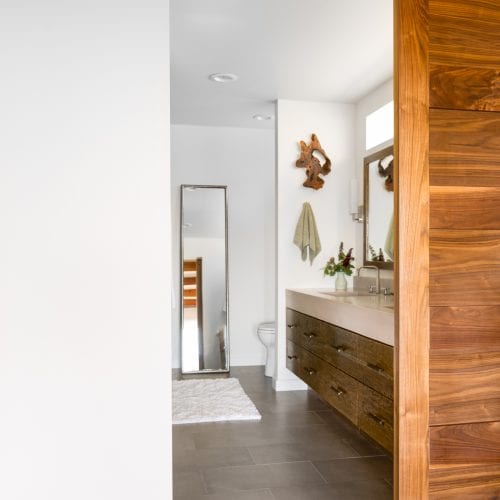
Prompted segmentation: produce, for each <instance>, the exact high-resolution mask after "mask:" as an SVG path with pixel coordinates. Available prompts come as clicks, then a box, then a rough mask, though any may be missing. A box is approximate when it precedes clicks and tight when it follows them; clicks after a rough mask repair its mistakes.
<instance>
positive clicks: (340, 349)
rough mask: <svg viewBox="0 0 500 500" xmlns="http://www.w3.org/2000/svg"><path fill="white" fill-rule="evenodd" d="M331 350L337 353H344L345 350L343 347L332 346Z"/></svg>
mask: <svg viewBox="0 0 500 500" xmlns="http://www.w3.org/2000/svg"><path fill="white" fill-rule="evenodd" d="M333 348H334V349H335V350H336V351H337V352H345V351H346V350H347V349H346V348H345V347H344V346H343V345H334V346H333Z"/></svg>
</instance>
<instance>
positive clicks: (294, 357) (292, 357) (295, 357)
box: [287, 354, 297, 359]
mask: <svg viewBox="0 0 500 500" xmlns="http://www.w3.org/2000/svg"><path fill="white" fill-rule="evenodd" d="M287 358H288V359H297V356H295V354H294V355H293V356H287Z"/></svg>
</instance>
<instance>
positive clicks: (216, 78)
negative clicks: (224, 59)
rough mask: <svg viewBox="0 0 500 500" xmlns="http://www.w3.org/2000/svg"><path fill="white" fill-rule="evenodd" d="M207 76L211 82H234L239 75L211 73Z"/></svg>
mask: <svg viewBox="0 0 500 500" xmlns="http://www.w3.org/2000/svg"><path fill="white" fill-rule="evenodd" d="M208 78H209V79H210V80H212V81H213V82H217V83H228V82H235V81H236V80H237V79H238V78H239V76H238V75H233V74H232V73H213V74H212V75H210V76H209V77H208Z"/></svg>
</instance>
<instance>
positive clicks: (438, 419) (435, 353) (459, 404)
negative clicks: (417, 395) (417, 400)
mask: <svg viewBox="0 0 500 500" xmlns="http://www.w3.org/2000/svg"><path fill="white" fill-rule="evenodd" d="M429 389H430V424H431V425H448V424H459V423H467V422H484V421H493V420H500V345H497V346H496V349H492V350H491V351H490V352H482V353H474V352H465V353H462V352H459V351H457V350H447V349H441V350H431V355H430V375H429Z"/></svg>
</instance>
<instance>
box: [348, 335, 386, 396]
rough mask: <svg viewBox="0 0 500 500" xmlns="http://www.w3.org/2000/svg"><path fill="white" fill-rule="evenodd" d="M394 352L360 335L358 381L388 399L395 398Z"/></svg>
mask: <svg viewBox="0 0 500 500" xmlns="http://www.w3.org/2000/svg"><path fill="white" fill-rule="evenodd" d="M393 353H394V350H393V348H392V347H391V346H388V345H386V344H383V343H381V342H377V341H376V340H372V339H369V338H367V337H363V336H362V335H358V352H357V356H358V360H359V362H360V364H361V370H360V372H359V375H360V376H359V377H358V379H359V380H360V381H361V382H362V383H363V384H365V385H367V386H369V387H371V388H372V389H375V390H376V391H378V392H380V393H381V394H383V395H384V396H386V397H388V398H391V399H392V398H393V392H394V389H393V386H394V380H393V376H394V375H393V374H394V368H393V366H394V361H393Z"/></svg>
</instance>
